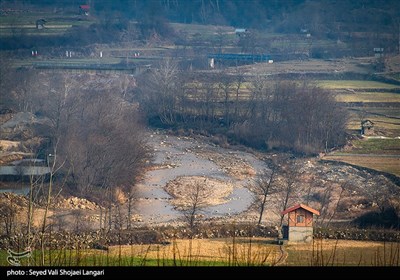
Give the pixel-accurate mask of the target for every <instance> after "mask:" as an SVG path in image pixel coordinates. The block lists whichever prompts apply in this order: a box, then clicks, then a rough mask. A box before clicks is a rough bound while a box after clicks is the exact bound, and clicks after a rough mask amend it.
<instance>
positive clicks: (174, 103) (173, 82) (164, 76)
mask: <svg viewBox="0 0 400 280" xmlns="http://www.w3.org/2000/svg"><path fill="white" fill-rule="evenodd" d="M139 84H140V88H141V91H142V94H141V95H140V101H141V106H142V108H143V109H144V111H145V112H146V113H147V115H148V117H149V118H150V119H151V118H159V119H160V121H161V123H163V124H167V125H171V124H173V123H175V121H176V110H177V108H178V107H179V104H178V101H179V100H180V99H179V98H178V96H177V94H178V93H180V92H181V91H180V90H179V89H180V88H181V84H180V82H179V77H178V65H177V63H176V62H174V61H173V60H172V59H170V58H169V59H165V60H163V61H162V62H160V64H159V66H158V68H156V69H152V70H151V71H150V73H149V74H147V75H145V76H143V77H141V79H139Z"/></svg>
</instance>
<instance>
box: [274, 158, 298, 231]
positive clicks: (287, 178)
mask: <svg viewBox="0 0 400 280" xmlns="http://www.w3.org/2000/svg"><path fill="white" fill-rule="evenodd" d="M280 173H281V175H282V176H283V178H282V180H281V181H280V182H279V186H277V188H279V191H278V192H279V195H278V203H279V211H280V212H281V211H283V210H285V209H286V208H287V207H288V206H289V203H291V202H292V197H293V193H294V190H295V188H296V183H297V181H298V176H299V172H298V169H297V167H296V166H295V165H294V164H293V163H292V164H291V165H289V164H287V165H283V166H281V167H280ZM280 216H281V217H280V221H279V227H282V224H283V218H284V215H282V214H280Z"/></svg>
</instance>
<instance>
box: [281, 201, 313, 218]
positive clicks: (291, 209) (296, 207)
mask: <svg viewBox="0 0 400 280" xmlns="http://www.w3.org/2000/svg"><path fill="white" fill-rule="evenodd" d="M299 208H303V209H304V210H307V211H309V212H311V213H313V214H315V215H318V216H319V211H317V210H315V209H313V208H311V207H309V206H307V205H305V204H297V205H295V206H292V207H290V208H287V209H286V210H284V211H282V213H281V214H282V215H285V214H287V213H289V212H293V211H294V210H297V209H299Z"/></svg>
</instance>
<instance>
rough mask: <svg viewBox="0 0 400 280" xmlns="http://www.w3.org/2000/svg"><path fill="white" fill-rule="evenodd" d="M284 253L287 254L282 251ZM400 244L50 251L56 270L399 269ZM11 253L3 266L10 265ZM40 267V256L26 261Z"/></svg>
mask: <svg viewBox="0 0 400 280" xmlns="http://www.w3.org/2000/svg"><path fill="white" fill-rule="evenodd" d="M281 249H282V250H281ZM399 252H400V243H388V242H387V243H384V242H370V241H353V240H314V242H313V243H310V244H290V243H289V245H283V247H282V248H280V246H279V245H276V244H273V239H270V238H268V239H266V238H235V239H232V238H229V239H193V240H182V239H179V240H173V241H172V242H171V243H170V244H166V245H160V244H153V245H123V246H111V247H109V249H108V251H105V250H92V249H87V250H76V249H74V250H52V251H46V253H45V256H46V258H45V259H46V265H54V266H115V265H117V266H273V265H284V266H327V265H330V266H350V265H351V266H358V265H362V266H388V265H391V266H399V265H400V260H399ZM6 259H7V252H6V251H4V250H2V251H1V252H0V265H1V266H7V265H8V263H7V261H6ZM21 264H22V265H40V252H39V251H34V252H33V253H32V256H31V257H30V258H29V259H28V258H25V259H24V258H21Z"/></svg>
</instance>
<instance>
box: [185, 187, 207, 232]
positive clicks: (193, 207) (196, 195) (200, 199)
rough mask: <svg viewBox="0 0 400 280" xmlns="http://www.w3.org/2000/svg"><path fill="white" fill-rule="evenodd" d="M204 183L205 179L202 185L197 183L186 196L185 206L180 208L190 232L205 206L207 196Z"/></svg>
mask: <svg viewBox="0 0 400 280" xmlns="http://www.w3.org/2000/svg"><path fill="white" fill-rule="evenodd" d="M206 183H207V179H204V182H203V183H201V182H197V183H196V184H195V185H194V187H193V188H192V189H190V191H189V193H188V195H187V204H186V206H184V207H183V208H182V211H183V214H184V218H185V220H186V222H187V223H188V225H189V227H190V229H191V230H193V229H194V228H195V226H196V224H197V221H198V219H199V217H198V215H199V212H200V211H201V209H202V208H204V207H205V206H206V199H207V197H208V196H209V193H208V192H207V188H206V185H205V184H206Z"/></svg>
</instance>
